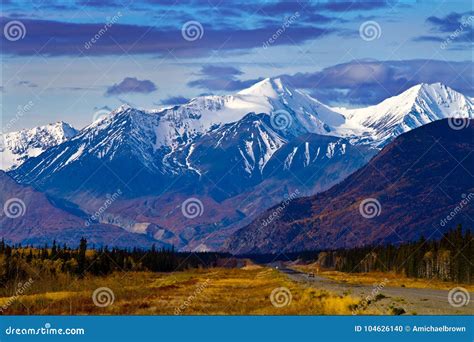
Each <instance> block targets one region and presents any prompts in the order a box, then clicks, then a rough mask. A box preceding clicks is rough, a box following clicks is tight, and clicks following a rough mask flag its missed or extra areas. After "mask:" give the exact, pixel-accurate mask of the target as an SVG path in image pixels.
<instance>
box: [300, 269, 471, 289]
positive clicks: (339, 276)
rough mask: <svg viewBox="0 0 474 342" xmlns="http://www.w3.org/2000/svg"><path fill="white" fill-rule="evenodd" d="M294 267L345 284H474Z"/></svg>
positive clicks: (447, 286)
mask: <svg viewBox="0 0 474 342" xmlns="http://www.w3.org/2000/svg"><path fill="white" fill-rule="evenodd" d="M294 268H295V269H297V270H299V271H302V272H307V273H309V272H313V273H314V274H318V275H320V276H323V277H326V278H329V279H332V280H336V281H338V282H341V283H347V284H364V285H373V284H378V283H380V282H381V281H383V280H384V279H387V280H388V282H387V286H391V287H407V288H418V289H438V290H450V289H452V288H453V287H456V286H462V287H464V288H465V289H467V290H468V291H474V285H472V284H458V283H454V282H448V281H441V280H436V279H421V278H420V279H417V278H407V277H405V276H404V275H401V274H397V273H394V272H370V273H347V272H339V271H330V270H324V269H319V272H318V269H317V266H315V265H314V264H310V265H298V266H294Z"/></svg>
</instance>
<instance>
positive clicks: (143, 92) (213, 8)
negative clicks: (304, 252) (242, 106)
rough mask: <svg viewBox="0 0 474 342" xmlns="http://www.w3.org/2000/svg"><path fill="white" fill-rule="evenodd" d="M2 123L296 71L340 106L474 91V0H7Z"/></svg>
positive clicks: (215, 89)
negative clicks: (442, 88)
mask: <svg viewBox="0 0 474 342" xmlns="http://www.w3.org/2000/svg"><path fill="white" fill-rule="evenodd" d="M2 4H3V5H2V6H3V8H2V15H3V16H2V17H0V22H1V27H2V62H3V63H2V71H1V72H2V84H1V88H0V90H1V95H2V103H1V105H2V131H3V132H6V131H13V130H18V129H21V128H29V127H33V126H37V125H40V124H46V123H49V122H54V121H59V120H63V121H66V122H69V123H71V124H72V125H74V126H75V127H78V128H81V127H83V126H85V125H87V124H89V123H90V122H91V120H93V118H94V116H95V115H97V114H96V113H97V111H102V110H110V109H114V108H116V107H118V106H119V105H121V104H123V103H127V104H130V105H132V106H136V107H141V108H157V107H160V106H163V105H170V104H179V103H183V102H185V101H187V99H189V98H192V97H195V96H198V95H202V94H223V93H234V92H237V91H239V90H240V89H243V88H246V87H248V86H249V85H251V84H253V83H255V82H256V81H258V80H260V79H262V78H265V77H273V76H280V75H284V77H285V78H286V79H287V81H288V82H289V83H290V84H292V85H293V86H294V87H296V88H301V89H304V90H305V91H307V92H308V93H310V94H312V95H313V96H314V97H316V98H318V99H319V100H321V101H323V102H326V103H328V104H331V105H345V106H353V107H357V106H365V105H368V104H374V103H377V102H379V101H381V100H382V99H384V98H386V97H389V96H392V95H396V94H399V93H400V92H402V91H404V90H406V89H407V88H409V87H410V86H412V85H414V84H417V83H420V82H426V83H433V82H443V83H445V84H447V85H449V86H451V87H452V88H454V89H456V90H458V91H460V92H463V93H464V94H466V95H469V96H474V87H473V62H472V39H473V24H474V17H473V15H474V12H473V10H472V5H471V1H416V2H415V1H396V0H389V1H375V0H372V1H337V2H335V1H331V2H324V1H313V2H310V1H286V2H282V1H224V0H207V1H206V0H203V1H186V2H184V1H173V0H115V1H109V0H75V1H72V0H71V1H67V0H65V1H50V0H31V1H14V0H9V1H8V0H2Z"/></svg>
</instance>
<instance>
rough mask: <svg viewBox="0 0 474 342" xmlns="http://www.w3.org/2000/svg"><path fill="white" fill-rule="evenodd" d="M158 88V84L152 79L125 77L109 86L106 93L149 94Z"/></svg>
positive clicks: (107, 94) (108, 94) (109, 94)
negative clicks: (141, 79)
mask: <svg viewBox="0 0 474 342" xmlns="http://www.w3.org/2000/svg"><path fill="white" fill-rule="evenodd" d="M156 89H157V88H156V85H155V84H154V83H153V82H152V81H150V80H143V81H140V80H139V79H137V78H136V77H125V78H124V79H123V80H122V82H120V83H116V84H114V85H113V86H111V87H109V88H108V89H107V91H106V92H105V95H106V96H111V95H119V94H127V93H142V94H148V93H151V92H154V91H155V90H156Z"/></svg>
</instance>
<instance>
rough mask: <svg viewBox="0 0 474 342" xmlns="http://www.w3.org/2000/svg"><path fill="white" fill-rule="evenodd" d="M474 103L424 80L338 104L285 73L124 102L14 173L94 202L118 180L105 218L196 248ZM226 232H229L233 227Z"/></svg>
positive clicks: (468, 111)
mask: <svg viewBox="0 0 474 342" xmlns="http://www.w3.org/2000/svg"><path fill="white" fill-rule="evenodd" d="M472 104H473V102H472V100H471V99H469V98H467V97H465V96H463V95H462V94H460V93H457V92H455V91H454V90H452V89H450V88H448V87H446V86H443V85H441V84H432V85H426V84H423V85H418V86H415V87H413V88H410V89H409V90H407V91H406V92H404V93H402V94H400V95H397V96H394V97H392V98H389V99H387V100H385V101H383V102H382V103H380V104H378V105H375V106H371V107H367V108H360V109H344V108H331V107H329V106H326V105H324V104H322V103H321V102H319V101H318V100H316V99H313V98H312V97H310V96H309V95H306V94H305V93H304V92H302V91H300V90H296V89H294V88H292V87H291V86H289V85H288V84H287V83H286V82H285V80H284V79H282V78H275V79H265V80H263V81H261V82H258V83H256V84H255V85H253V86H251V87H250V88H248V89H245V90H242V91H240V92H238V93H236V94H233V95H222V96H201V97H197V98H194V99H192V100H191V101H189V102H188V103H186V104H183V105H179V106H174V107H168V108H163V109H159V110H141V109H135V108H131V107H129V106H121V107H119V108H118V109H117V110H115V111H113V112H111V113H110V114H109V115H108V116H106V117H103V118H101V119H100V120H98V121H96V122H94V123H92V124H90V125H89V126H87V127H85V128H83V129H82V130H81V131H80V132H78V133H77V134H75V135H74V136H73V137H72V138H70V139H64V140H63V141H62V142H61V143H59V144H57V145H56V144H55V146H51V147H50V148H48V149H47V150H46V151H45V152H43V153H41V154H40V155H37V156H36V157H32V158H28V159H27V160H26V161H25V162H24V163H23V164H22V165H21V166H19V167H17V168H15V169H12V170H11V171H10V173H9V174H10V175H11V176H12V177H14V178H15V180H16V181H18V182H20V183H23V184H28V185H33V186H35V187H36V188H37V189H38V188H39V189H43V190H45V191H46V192H47V193H48V195H50V196H52V197H55V198H59V199H61V200H66V201H69V202H72V205H73V206H77V207H79V209H80V210H82V211H84V212H86V213H94V212H95V211H96V210H97V208H98V207H100V206H101V205H102V203H104V201H105V200H106V199H107V195H108V194H111V193H115V192H117V191H118V190H120V193H121V194H122V195H121V196H120V198H118V199H117V200H116V201H115V202H114V203H113V205H111V206H110V207H108V208H107V214H106V215H104V217H101V218H100V220H103V221H101V222H107V223H111V222H112V223H113V224H114V225H118V226H121V227H122V228H124V229H127V230H131V231H134V232H135V231H137V229H138V230H139V231H140V232H142V233H143V234H148V233H149V232H151V231H153V232H155V233H153V236H155V235H156V231H159V232H166V234H165V233H163V234H162V235H160V234H161V233H160V234H158V235H156V236H162V238H160V239H162V240H163V241H164V242H166V243H171V244H174V245H176V246H179V247H180V248H183V249H186V248H191V247H192V246H197V245H199V244H201V243H204V241H206V239H208V238H209V236H210V234H217V233H216V232H218V231H220V230H222V231H225V230H232V229H236V228H237V227H240V226H241V225H242V222H244V221H246V220H247V221H248V220H249V219H250V216H252V215H255V214H258V213H259V212H261V211H262V210H264V209H266V208H268V207H270V206H272V205H274V204H276V203H278V202H279V201H281V200H283V199H284V198H285V197H284V196H285V195H288V193H289V192H290V191H293V190H295V189H298V191H299V192H298V193H299V194H301V195H302V196H303V195H305V196H306V195H314V194H315V193H318V192H320V191H323V190H326V189H328V188H329V187H330V186H332V185H334V184H337V183H338V182H340V181H341V180H342V179H344V178H345V177H347V176H348V175H349V174H351V173H352V172H354V171H356V170H357V169H359V168H360V167H362V166H363V165H364V164H366V163H367V161H368V160H369V158H370V157H372V156H373V155H374V154H375V153H376V152H377V151H379V149H380V148H381V147H383V146H384V145H386V144H387V143H389V142H390V141H391V140H392V139H393V138H395V137H396V136H398V135H400V134H402V133H404V132H406V131H409V130H411V129H414V128H416V127H419V126H421V125H424V124H426V123H429V122H431V121H435V120H438V119H442V118H445V117H451V116H464V117H473V106H472ZM190 197H195V198H199V199H201V200H202V202H204V204H205V207H206V208H205V210H204V213H203V214H202V216H200V217H199V219H198V221H192V222H190V221H189V220H188V219H187V218H186V217H185V216H183V214H182V211H181V209H180V208H181V205H182V203H183V201H185V200H186V199H187V198H190ZM69 204H71V203H69ZM69 204H68V206H69ZM100 220H99V221H100ZM137 227H138V228H137ZM143 227H145V228H146V227H148V228H146V229H144V228H143ZM150 227H152V229H151V228H150ZM149 228H150V229H149ZM219 234H220V235H219V239H220V240H219V241H223V237H225V236H224V235H225V234H227V233H225V232H223V233H222V234H221V233H219ZM165 236H166V238H165ZM165 240H166V241H165ZM216 241H217V240H216ZM205 244H206V246H212V248H215V247H216V246H217V243H216V242H212V241H207V242H206V243H205Z"/></svg>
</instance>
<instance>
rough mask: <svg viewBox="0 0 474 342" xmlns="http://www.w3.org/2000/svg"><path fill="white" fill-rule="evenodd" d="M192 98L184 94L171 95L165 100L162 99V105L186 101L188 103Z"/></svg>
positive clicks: (178, 103)
mask: <svg viewBox="0 0 474 342" xmlns="http://www.w3.org/2000/svg"><path fill="white" fill-rule="evenodd" d="M189 100H190V99H188V98H186V97H184V96H170V97H168V98H166V99H164V100H162V101H161V104H162V105H165V106H172V105H180V104H184V103H188V102H189Z"/></svg>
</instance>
